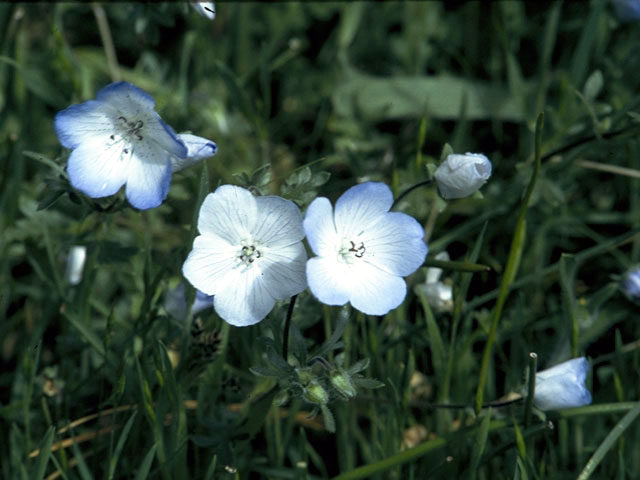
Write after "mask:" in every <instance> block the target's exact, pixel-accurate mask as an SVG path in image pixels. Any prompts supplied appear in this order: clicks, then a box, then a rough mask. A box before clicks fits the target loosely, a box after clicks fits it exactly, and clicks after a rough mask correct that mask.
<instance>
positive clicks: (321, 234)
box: [302, 197, 340, 255]
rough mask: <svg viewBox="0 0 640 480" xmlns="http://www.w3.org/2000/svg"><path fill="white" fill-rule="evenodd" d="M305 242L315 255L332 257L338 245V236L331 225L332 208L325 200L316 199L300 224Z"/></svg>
mask: <svg viewBox="0 0 640 480" xmlns="http://www.w3.org/2000/svg"><path fill="white" fill-rule="evenodd" d="M302 225H303V227H304V231H305V233H306V234H307V241H308V242H309V245H310V246H311V249H312V250H313V252H314V253H315V254H316V255H333V254H335V253H336V248H337V247H336V246H337V245H338V241H339V240H340V239H339V238H338V234H337V233H336V227H335V225H334V223H333V207H332V206H331V202H329V200H328V199H327V198H324V197H318V198H316V199H315V200H314V201H313V202H311V204H310V205H309V207H307V212H306V213H305V216H304V221H303V222H302Z"/></svg>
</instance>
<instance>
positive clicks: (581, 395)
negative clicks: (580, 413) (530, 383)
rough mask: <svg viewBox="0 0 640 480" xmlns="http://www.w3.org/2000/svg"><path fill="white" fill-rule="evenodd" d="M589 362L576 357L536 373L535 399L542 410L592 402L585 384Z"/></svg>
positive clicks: (578, 405)
mask: <svg viewBox="0 0 640 480" xmlns="http://www.w3.org/2000/svg"><path fill="white" fill-rule="evenodd" d="M588 370H589V362H587V359H586V358H584V357H581V358H574V359H572V360H568V361H566V362H563V363H560V364H558V365H556V366H555V367H552V368H549V369H547V370H543V371H542V372H538V373H537V374H536V388H535V394H534V397H533V401H534V404H535V406H536V407H538V408H539V409H541V410H557V409H561V408H572V407H581V406H583V405H589V404H590V403H591V393H590V392H589V390H587V388H586V386H585V379H586V376H587V371H588Z"/></svg>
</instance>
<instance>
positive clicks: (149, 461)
mask: <svg viewBox="0 0 640 480" xmlns="http://www.w3.org/2000/svg"><path fill="white" fill-rule="evenodd" d="M155 455H156V444H155V443H154V444H153V445H152V446H151V448H150V449H149V451H148V452H147V454H146V455H145V456H144V459H143V460H142V463H141V464H140V468H138V473H136V478H135V480H146V478H147V477H148V476H149V471H150V470H151V465H153V459H154V458H155Z"/></svg>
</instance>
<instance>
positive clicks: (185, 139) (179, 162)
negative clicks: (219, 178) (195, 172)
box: [171, 133, 218, 172]
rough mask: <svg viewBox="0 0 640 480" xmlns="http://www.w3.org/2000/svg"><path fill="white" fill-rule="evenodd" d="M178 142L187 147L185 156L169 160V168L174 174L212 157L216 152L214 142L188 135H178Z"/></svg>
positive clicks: (216, 147)
mask: <svg viewBox="0 0 640 480" xmlns="http://www.w3.org/2000/svg"><path fill="white" fill-rule="evenodd" d="M178 140H180V141H182V143H184V145H185V146H186V147H187V156H186V157H185V158H179V157H172V158H171V168H172V169H173V171H174V172H177V171H179V170H182V169H184V168H186V167H190V166H191V165H194V164H196V163H198V162H199V161H201V160H204V159H205V158H209V157H213V156H214V155H215V154H216V152H217V151H218V146H217V145H216V144H215V142H212V141H211V140H208V139H206V138H203V137H198V136H196V135H191V134H189V133H180V134H179V135H178Z"/></svg>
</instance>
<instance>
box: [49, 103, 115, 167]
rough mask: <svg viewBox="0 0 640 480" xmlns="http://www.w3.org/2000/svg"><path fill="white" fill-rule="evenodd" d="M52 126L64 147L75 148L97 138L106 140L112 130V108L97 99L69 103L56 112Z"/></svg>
mask: <svg viewBox="0 0 640 480" xmlns="http://www.w3.org/2000/svg"><path fill="white" fill-rule="evenodd" d="M53 126H54V129H55V131H56V135H58V139H59V140H60V143H61V144H62V146H63V147H65V148H76V147H78V146H79V145H81V144H82V143H84V142H95V141H97V140H98V139H102V140H103V141H104V142H106V141H107V139H108V138H109V135H111V134H112V133H113V131H114V127H113V118H112V110H111V109H110V108H109V107H108V106H106V105H105V104H104V103H103V102H99V101H97V100H89V101H87V102H84V103H81V104H78V105H71V106H70V107H68V108H65V109H64V110H62V111H61V112H58V113H57V114H56V117H55V120H54V122H53ZM94 155H95V152H94Z"/></svg>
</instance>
